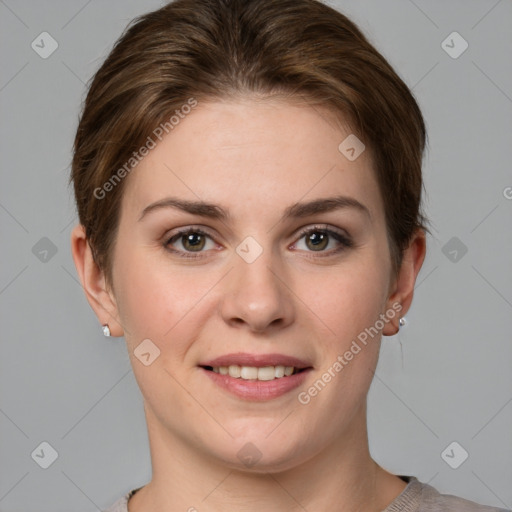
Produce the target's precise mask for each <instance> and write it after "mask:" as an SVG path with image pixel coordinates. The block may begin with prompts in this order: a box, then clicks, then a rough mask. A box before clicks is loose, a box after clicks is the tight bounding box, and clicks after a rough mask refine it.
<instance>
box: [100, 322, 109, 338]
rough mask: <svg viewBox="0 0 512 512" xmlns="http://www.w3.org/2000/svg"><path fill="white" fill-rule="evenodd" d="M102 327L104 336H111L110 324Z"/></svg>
mask: <svg viewBox="0 0 512 512" xmlns="http://www.w3.org/2000/svg"><path fill="white" fill-rule="evenodd" d="M101 329H102V331H103V336H107V337H109V336H110V328H109V326H108V324H105V325H102V326H101Z"/></svg>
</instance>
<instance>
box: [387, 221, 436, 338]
mask: <svg viewBox="0 0 512 512" xmlns="http://www.w3.org/2000/svg"><path fill="white" fill-rule="evenodd" d="M426 250H427V243H426V236H425V231H424V230H423V229H417V230H416V232H415V234H414V235H413V238H412V240H411V242H410V244H409V247H408V248H407V249H406V250H405V252H404V255H403V259H402V264H401V266H400V269H399V271H398V275H397V276H396V278H395V279H394V282H393V285H392V289H391V290H390V292H391V295H390V296H389V298H388V300H387V304H386V310H388V309H390V308H391V309H393V310H395V311H396V308H397V304H400V305H401V307H402V309H400V311H399V314H398V315H396V316H395V317H394V319H393V320H392V321H390V322H388V323H387V324H386V325H385V327H384V329H383V330H382V334H383V335H384V336H393V335H394V334H396V333H397V332H398V329H399V323H398V322H399V320H400V317H402V316H404V315H405V314H406V313H407V311H409V308H410V307H411V303H412V298H413V295H414V285H415V283H416V277H417V276H418V273H419V271H420V269H421V266H422V265H423V261H424V259H425V253H426ZM393 305H395V306H394V307H393Z"/></svg>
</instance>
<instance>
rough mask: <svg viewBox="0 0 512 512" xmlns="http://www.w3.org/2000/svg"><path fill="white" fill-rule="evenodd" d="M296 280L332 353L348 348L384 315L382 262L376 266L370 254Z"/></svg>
mask: <svg viewBox="0 0 512 512" xmlns="http://www.w3.org/2000/svg"><path fill="white" fill-rule="evenodd" d="M298 279H299V280H298V281H297V286H298V296H299V297H301V298H303V301H304V303H305V305H306V306H307V308H309V311H310V313H309V314H310V315H311V314H313V315H314V316H316V317H317V318H318V322H317V323H319V325H323V326H324V330H325V333H326V334H327V339H326V343H328V342H327V340H331V341H330V344H331V345H332V350H336V351H340V350H342V349H343V348H344V346H346V345H348V346H349V345H350V343H351V341H352V340H353V339H355V338H356V337H357V335H358V334H360V333H361V332H362V331H364V329H365V328H367V327H370V326H371V325H373V324H374V323H375V321H376V320H377V318H378V317H379V314H380V313H382V312H383V309H382V308H383V307H384V305H385V301H386V298H387V296H386V291H387V283H388V281H387V274H386V268H385V261H384V262H382V261H381V262H380V263H379V261H378V259H377V260H376V259H375V258H374V257H372V256H371V255H370V256H367V255H364V254H363V253H362V252H361V255H360V257H354V258H351V259H350V261H349V260H348V259H347V262H346V264H345V263H344V264H342V265H340V266H339V267H337V268H336V269H331V270H330V271H329V272H328V273H324V274H321V275H318V274H317V275H315V277H314V278H311V279H308V280H304V279H303V278H300V277H299V278H298ZM312 283H314V286H312Z"/></svg>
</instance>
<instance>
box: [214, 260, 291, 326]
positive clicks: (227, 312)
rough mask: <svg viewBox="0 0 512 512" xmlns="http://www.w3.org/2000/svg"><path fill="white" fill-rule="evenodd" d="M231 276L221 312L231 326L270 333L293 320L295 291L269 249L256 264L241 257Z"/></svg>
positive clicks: (229, 275) (230, 273)
mask: <svg viewBox="0 0 512 512" xmlns="http://www.w3.org/2000/svg"><path fill="white" fill-rule="evenodd" d="M234 257H235V258H238V255H234ZM228 279H229V281H228V282H227V285H226V288H225V293H224V297H223V301H222V305H221V314H222V317H223V319H224V321H225V322H226V323H228V324H229V325H230V326H231V327H237V328H244V329H247V330H248V331H251V332H257V333H270V332H272V331H276V330H279V329H283V328H285V327H287V326H288V325H290V324H291V323H293V321H294V315H295V308H294V304H293V292H292V291H291V289H290V288H289V285H288V284H287V279H286V276H285V274H284V269H283V268H281V267H280V266H279V265H277V264H276V262H272V261H271V258H270V257H267V256H266V254H265V252H264V253H263V254H262V255H261V256H260V257H259V258H258V259H257V260H256V261H254V262H252V263H247V262H245V261H244V260H243V259H242V258H238V260H237V261H236V263H235V268H234V269H233V270H232V271H231V272H229V274H228Z"/></svg>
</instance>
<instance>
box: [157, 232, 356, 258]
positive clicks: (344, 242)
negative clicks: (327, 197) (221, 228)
mask: <svg viewBox="0 0 512 512" xmlns="http://www.w3.org/2000/svg"><path fill="white" fill-rule="evenodd" d="M312 233H321V234H324V235H328V236H329V237H331V238H334V240H336V241H337V242H338V243H339V244H340V247H338V248H337V249H331V250H330V251H318V253H317V255H316V256H315V257H320V258H322V257H328V256H333V255H335V254H338V253H340V252H342V251H344V250H346V249H349V248H351V247H353V245H354V243H353V241H352V240H351V239H350V238H349V237H347V236H345V235H343V234H342V233H339V232H337V231H334V230H332V229H329V228H327V227H321V226H312V227H308V228H306V229H303V230H302V231H301V232H300V233H299V234H298V238H297V241H299V240H301V239H302V238H303V237H304V236H307V235H311V234H312ZM190 234H198V235H201V236H205V237H208V238H210V239H212V240H213V237H212V236H211V235H210V234H209V233H207V232H206V231H203V230H202V229H201V228H195V227H188V228H186V229H182V230H180V231H177V232H176V233H175V234H174V235H173V236H172V237H171V238H169V239H167V241H166V242H165V243H164V247H165V248H166V250H168V251H169V252H172V253H173V254H176V255H177V256H179V257H180V258H189V259H197V258H203V257H204V256H203V255H202V253H203V252H204V251H197V253H196V254H194V253H193V252H192V251H186V252H184V251H178V250H176V249H172V248H171V247H170V245H171V244H172V243H174V242H176V241H178V240H179V239H180V238H182V237H184V236H186V235H190ZM295 243H297V242H295ZM307 252H311V253H315V252H317V251H307Z"/></svg>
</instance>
